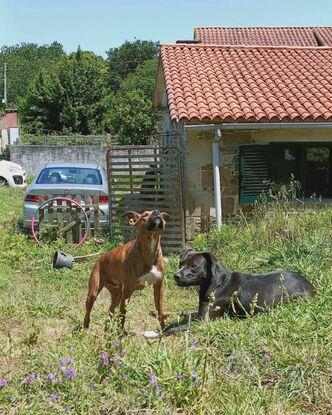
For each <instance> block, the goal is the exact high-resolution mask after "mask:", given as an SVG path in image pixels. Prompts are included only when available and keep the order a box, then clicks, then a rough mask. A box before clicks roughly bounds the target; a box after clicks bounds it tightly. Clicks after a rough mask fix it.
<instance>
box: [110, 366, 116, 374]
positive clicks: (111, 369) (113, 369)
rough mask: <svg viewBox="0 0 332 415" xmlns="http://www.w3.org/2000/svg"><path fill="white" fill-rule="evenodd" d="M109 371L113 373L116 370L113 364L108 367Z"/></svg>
mask: <svg viewBox="0 0 332 415" xmlns="http://www.w3.org/2000/svg"><path fill="white" fill-rule="evenodd" d="M110 372H112V373H113V374H114V373H115V372H116V370H115V367H114V366H112V367H111V368H110Z"/></svg>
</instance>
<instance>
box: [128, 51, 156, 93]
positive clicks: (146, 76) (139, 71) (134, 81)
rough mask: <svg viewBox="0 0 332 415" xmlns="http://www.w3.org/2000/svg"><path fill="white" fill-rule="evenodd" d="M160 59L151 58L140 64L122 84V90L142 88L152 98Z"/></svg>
mask: <svg viewBox="0 0 332 415" xmlns="http://www.w3.org/2000/svg"><path fill="white" fill-rule="evenodd" d="M157 66H158V61H157V60H156V59H150V60H148V61H145V62H144V63H142V64H141V65H140V66H138V67H137V68H136V70H135V72H133V73H131V74H129V75H128V76H127V78H126V79H124V81H122V84H121V88H120V89H121V91H122V92H127V91H134V90H140V91H142V92H143V93H144V94H145V95H146V96H147V97H149V98H150V99H152V97H153V94H154V88H155V84H156V76H157Z"/></svg>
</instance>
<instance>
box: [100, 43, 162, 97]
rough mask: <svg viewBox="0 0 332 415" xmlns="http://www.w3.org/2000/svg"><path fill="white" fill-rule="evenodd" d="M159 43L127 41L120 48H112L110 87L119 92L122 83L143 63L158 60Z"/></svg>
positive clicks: (109, 66) (110, 54) (109, 63)
mask: <svg viewBox="0 0 332 415" xmlns="http://www.w3.org/2000/svg"><path fill="white" fill-rule="evenodd" d="M158 50H159V43H158V42H152V41H148V40H135V41H134V42H128V41H126V42H125V43H124V44H123V45H121V46H120V47H118V48H111V49H110V50H109V51H108V52H107V65H108V69H109V79H108V84H109V87H110V88H111V89H112V90H113V91H117V90H118V89H119V87H120V84H121V82H122V81H123V80H124V79H125V78H126V77H127V76H128V75H129V74H131V73H133V72H134V71H135V69H136V68H137V67H138V66H140V65H141V64H142V63H143V62H145V61H147V60H151V59H157V57H158Z"/></svg>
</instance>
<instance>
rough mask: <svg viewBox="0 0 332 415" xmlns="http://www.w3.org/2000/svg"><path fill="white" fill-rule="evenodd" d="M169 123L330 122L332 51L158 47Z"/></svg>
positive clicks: (207, 46) (321, 49)
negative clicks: (171, 121) (170, 120)
mask: <svg viewBox="0 0 332 415" xmlns="http://www.w3.org/2000/svg"><path fill="white" fill-rule="evenodd" d="M161 62H162V68H163V72H164V80H165V87H166V92H167V97H168V103H169V112H170V117H171V119H172V120H173V121H189V122H191V121H193V120H197V121H199V122H202V121H203V120H207V121H221V122H242V121H245V122H264V121H271V122H291V121H308V122H313V121H319V120H326V121H332V65H331V63H332V48H328V47H319V48H318V47H304V48H303V47H256V48H255V47H222V46H212V45H185V44H177V45H163V46H161Z"/></svg>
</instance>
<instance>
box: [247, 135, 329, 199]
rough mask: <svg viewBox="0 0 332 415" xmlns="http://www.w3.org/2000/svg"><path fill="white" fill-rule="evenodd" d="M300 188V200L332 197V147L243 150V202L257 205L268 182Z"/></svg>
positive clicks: (280, 145)
mask: <svg viewBox="0 0 332 415" xmlns="http://www.w3.org/2000/svg"><path fill="white" fill-rule="evenodd" d="M292 175H293V176H294V178H295V180H298V181H299V182H300V184H301V195H300V196H301V197H304V198H308V197H311V196H313V195H315V196H316V197H323V198H329V197H332V144H331V143H320V144H316V143H294V144H293V143H271V144H269V145H254V146H242V147H241V148H240V202H241V203H250V202H253V201H255V200H256V199H257V198H258V196H259V195H260V194H261V193H262V191H263V190H266V181H268V180H272V181H274V182H276V183H281V184H285V183H289V181H290V179H291V176H292Z"/></svg>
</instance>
